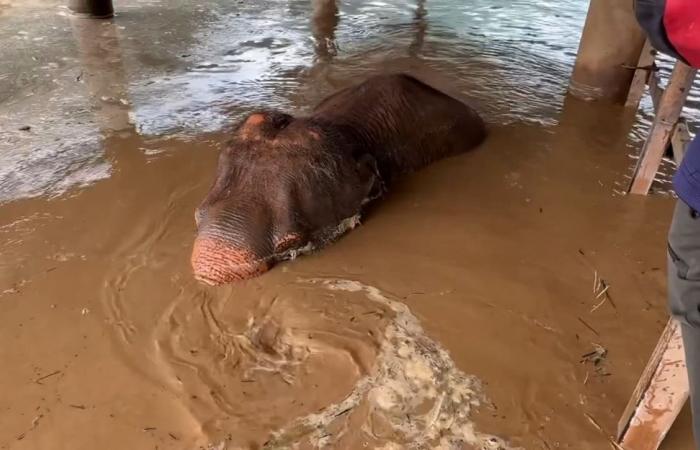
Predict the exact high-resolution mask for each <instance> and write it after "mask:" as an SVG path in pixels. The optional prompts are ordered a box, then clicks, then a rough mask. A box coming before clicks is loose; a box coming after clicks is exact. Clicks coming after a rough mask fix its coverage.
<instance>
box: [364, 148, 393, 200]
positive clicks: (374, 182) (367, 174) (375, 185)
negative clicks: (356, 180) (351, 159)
mask: <svg viewBox="0 0 700 450" xmlns="http://www.w3.org/2000/svg"><path fill="white" fill-rule="evenodd" d="M357 172H358V174H359V175H360V180H362V181H363V183H365V186H366V191H365V198H364V200H363V202H362V203H363V204H366V203H369V202H371V201H373V200H376V199H378V198H379V197H381V196H383V195H384V194H385V193H386V190H387V189H386V183H385V182H384V179H383V178H382V176H381V174H380V173H379V167H378V165H377V159H376V158H375V157H374V156H372V155H371V154H369V153H365V154H363V155H362V156H360V157H359V158H358V159H357Z"/></svg>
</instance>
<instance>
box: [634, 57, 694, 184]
mask: <svg viewBox="0 0 700 450" xmlns="http://www.w3.org/2000/svg"><path fill="white" fill-rule="evenodd" d="M694 78H695V70H694V69H692V68H690V67H688V66H687V65H685V64H684V63H682V62H680V61H677V62H676V65H675V67H674V68H673V73H672V74H671V79H670V80H669V82H668V86H667V87H666V89H665V91H664V94H663V96H662V97H661V102H660V104H659V108H658V112H657V114H656V117H655V118H654V123H653V124H652V126H651V129H650V130H649V137H648V138H647V141H646V142H645V143H644V147H643V148H642V153H641V155H640V157H639V161H638V163H637V167H636V168H635V173H634V176H633V177H632V183H631V185H630V189H629V191H630V192H631V193H632V194H641V195H646V194H647V193H648V192H649V188H651V184H652V183H653V182H654V177H655V176H656V172H657V171H658V169H659V165H660V164H661V158H662V157H663V154H664V152H665V151H666V148H667V147H668V144H669V142H670V140H671V134H672V133H673V129H674V127H675V126H676V122H677V121H678V118H679V117H680V114H681V110H682V109H683V105H684V104H685V99H686V97H687V96H688V91H690V86H691V85H692V84H693V79H694Z"/></svg>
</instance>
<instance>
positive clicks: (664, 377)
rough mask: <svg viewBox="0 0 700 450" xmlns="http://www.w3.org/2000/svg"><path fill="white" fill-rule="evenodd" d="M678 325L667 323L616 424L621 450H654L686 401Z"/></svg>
mask: <svg viewBox="0 0 700 450" xmlns="http://www.w3.org/2000/svg"><path fill="white" fill-rule="evenodd" d="M680 330H681V328H680V325H679V324H678V323H677V322H676V321H674V320H669V321H668V323H667V324H666V328H665V329H664V332H663V333H662V335H661V338H660V339H659V342H658V343H657V345H656V348H655V349H654V352H653V353H652V355H651V358H650V359H649V363H648V364H647V366H646V368H645V369H644V372H643V373H642V377H641V378H640V380H639V383H637V387H636V388H635V390H634V393H633V394H632V398H631V399H630V402H629V403H628V405H627V408H626V409H625V412H624V413H623V414H622V417H621V419H620V422H619V424H618V442H619V444H620V446H621V447H622V448H624V449H625V450H657V449H658V448H659V446H660V445H661V442H662V441H663V440H664V438H665V437H666V434H667V433H668V431H669V430H670V429H671V426H672V425H673V422H674V421H675V420H676V417H678V414H679V413H680V411H681V409H682V408H683V405H684V404H685V402H686V400H687V399H688V392H689V388H688V375H687V372H686V367H685V354H684V350H683V339H682V337H681V331H680Z"/></svg>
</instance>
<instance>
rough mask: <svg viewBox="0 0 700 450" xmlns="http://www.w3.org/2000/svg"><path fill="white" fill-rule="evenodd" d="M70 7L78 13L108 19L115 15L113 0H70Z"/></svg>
mask: <svg viewBox="0 0 700 450" xmlns="http://www.w3.org/2000/svg"><path fill="white" fill-rule="evenodd" d="M68 7H69V8H70V9H71V11H73V12H74V13H76V14H80V15H85V16H89V17H92V18H95V19H108V18H110V17H112V16H113V15H114V7H113V6H112V0H68Z"/></svg>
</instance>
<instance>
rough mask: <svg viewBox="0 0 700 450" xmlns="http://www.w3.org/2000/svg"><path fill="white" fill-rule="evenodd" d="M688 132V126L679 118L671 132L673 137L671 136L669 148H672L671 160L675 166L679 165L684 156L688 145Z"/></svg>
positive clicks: (689, 138) (689, 139)
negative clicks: (674, 162)
mask: <svg viewBox="0 0 700 450" xmlns="http://www.w3.org/2000/svg"><path fill="white" fill-rule="evenodd" d="M691 140H692V138H691V137H690V131H688V124H687V123H686V121H685V119H683V118H681V119H680V120H679V121H678V123H677V124H676V128H675V129H674V130H673V135H672V136H671V147H672V148H673V159H674V160H675V161H676V164H678V165H680V163H681V161H683V157H684V156H685V151H686V150H687V149H688V145H690V141H691Z"/></svg>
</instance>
